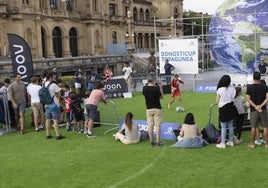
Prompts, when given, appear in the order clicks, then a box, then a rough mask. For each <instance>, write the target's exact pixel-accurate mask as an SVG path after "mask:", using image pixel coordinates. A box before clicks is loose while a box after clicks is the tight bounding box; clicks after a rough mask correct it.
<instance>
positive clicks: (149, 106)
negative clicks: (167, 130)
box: [142, 78, 163, 146]
mask: <svg viewBox="0 0 268 188" xmlns="http://www.w3.org/2000/svg"><path fill="white" fill-rule="evenodd" d="M142 94H143V95H144V98H145V103H146V117H147V123H148V133H149V140H150V144H151V146H154V145H157V146H162V145H163V143H162V142H161V141H160V134H161V124H162V107H161V103H160V99H162V98H163V89H162V86H161V85H158V86H157V85H156V83H155V81H154V79H153V78H149V79H148V84H147V85H146V86H144V87H143V90H142ZM154 127H155V133H156V142H154V140H153V130H154Z"/></svg>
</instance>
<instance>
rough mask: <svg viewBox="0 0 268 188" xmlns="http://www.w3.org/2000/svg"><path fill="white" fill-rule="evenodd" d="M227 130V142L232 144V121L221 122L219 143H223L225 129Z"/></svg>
mask: <svg viewBox="0 0 268 188" xmlns="http://www.w3.org/2000/svg"><path fill="white" fill-rule="evenodd" d="M227 126H228V130H229V142H233V137H234V120H230V121H226V122H221V143H225V139H226V127H227Z"/></svg>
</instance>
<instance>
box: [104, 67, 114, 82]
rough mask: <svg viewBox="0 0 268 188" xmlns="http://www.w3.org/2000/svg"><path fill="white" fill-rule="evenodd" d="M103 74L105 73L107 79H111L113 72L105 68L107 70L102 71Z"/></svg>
mask: <svg viewBox="0 0 268 188" xmlns="http://www.w3.org/2000/svg"><path fill="white" fill-rule="evenodd" d="M104 74H105V78H106V79H107V80H110V79H112V77H113V72H112V71H111V70H110V69H107V70H106V71H105V72H104Z"/></svg>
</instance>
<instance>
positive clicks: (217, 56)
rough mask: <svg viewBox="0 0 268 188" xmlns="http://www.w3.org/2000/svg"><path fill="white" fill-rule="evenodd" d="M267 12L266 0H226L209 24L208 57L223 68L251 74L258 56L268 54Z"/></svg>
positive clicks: (257, 61)
mask: <svg viewBox="0 0 268 188" xmlns="http://www.w3.org/2000/svg"><path fill="white" fill-rule="evenodd" d="M267 12H268V0H226V1H224V2H223V3H222V4H221V5H220V6H219V7H218V9H217V10H216V12H215V14H214V15H213V17H212V19H211V23H210V25H209V30H208V42H209V48H210V51H211V55H212V58H214V60H215V61H216V62H217V63H218V64H219V65H221V66H222V67H223V68H224V69H225V71H227V72H228V73H239V74H247V73H252V72H254V71H255V69H256V68H257V67H258V64H259V61H260V58H261V57H262V56H265V55H266V56H268V53H267V51H268V48H267V45H268V44H267V42H268V41H267V38H268V14H267ZM265 36H266V44H265V45H266V48H263V45H262V43H264V42H263V40H264V39H265ZM264 47H265V46H264ZM267 63H268V62H267Z"/></svg>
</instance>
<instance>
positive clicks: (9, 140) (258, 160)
mask: <svg viewBox="0 0 268 188" xmlns="http://www.w3.org/2000/svg"><path fill="white" fill-rule="evenodd" d="M182 97H183V101H184V103H185V108H186V110H187V112H192V113H193V114H194V115H195V120H196V123H197V124H198V126H199V128H200V129H202V128H203V127H205V126H206V124H207V123H208V117H209V105H210V104H212V103H214V101H215V94H203V93H194V92H182ZM110 100H111V101H113V102H114V103H115V104H116V106H115V107H116V108H117V110H116V112H118V117H119V119H122V118H124V116H125V113H126V112H128V111H131V112H133V114H134V118H135V119H142V120H145V104H144V98H143V96H142V94H141V93H139V92H136V93H133V98H129V99H123V98H120V99H110ZM169 100H170V96H169V95H168V94H166V95H165V97H164V99H163V100H162V106H163V119H164V121H165V122H178V123H182V122H183V119H184V116H185V115H186V113H187V112H183V113H178V112H176V111H175V107H176V106H178V105H175V104H177V103H178V102H177V101H175V103H174V104H173V106H172V108H171V109H167V103H168V101H169ZM105 108H106V109H105ZM99 109H100V112H101V119H102V120H103V119H105V121H110V122H111V125H101V127H97V128H94V133H95V134H97V135H98V136H97V137H96V138H91V139H88V138H87V137H86V136H85V135H84V134H83V133H82V134H78V133H76V132H73V131H69V132H67V131H66V130H65V128H61V129H60V131H61V133H62V134H63V135H64V136H66V139H63V140H56V139H55V134H54V131H53V130H52V131H51V132H52V133H53V134H52V135H53V138H52V139H50V140H47V139H46V135H45V131H40V132H35V131H34V128H32V127H30V115H29V114H30V111H29V110H28V111H27V126H26V130H25V131H26V134H25V135H20V134H19V133H18V132H14V133H10V134H6V135H2V136H0V187H1V188H2V187H3V188H6V187H27V188H28V187H30V188H31V187H33V188H36V187H37V188H42V187H55V188H56V187H57V188H58V187H81V188H82V187H94V188H95V187H96V188H98V187H130V188H131V187H133V188H134V187H168V188H169V187H206V188H207V187H213V188H214V187H228V188H229V187H243V188H244V187H266V184H267V169H268V163H267V159H266V158H267V155H268V151H267V150H266V149H264V146H258V147H256V148H255V149H249V148H247V144H248V143H249V132H243V134H242V139H243V140H244V142H243V143H242V144H239V145H235V147H233V148H230V147H228V148H226V149H217V148H216V147H215V144H211V145H209V146H206V147H203V148H200V149H178V148H172V147H171V145H172V144H174V143H175V142H176V141H175V140H174V141H172V140H164V144H165V145H164V146H163V147H152V146H150V145H149V143H148V142H147V141H144V142H141V143H138V144H135V145H124V144H122V143H120V142H119V141H115V140H114V139H113V137H112V134H114V133H115V132H116V130H114V131H111V132H109V133H108V134H106V135H104V132H105V131H107V130H108V129H110V128H113V127H115V125H114V124H116V123H118V122H114V121H117V120H116V119H117V118H116V113H115V110H114V108H113V106H112V105H111V104H108V106H104V105H102V104H101V105H100V106H99ZM212 112H213V113H212V123H214V124H216V125H217V116H218V114H217V109H216V108H213V111H212Z"/></svg>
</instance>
